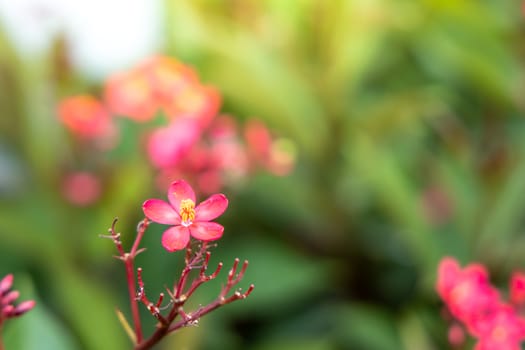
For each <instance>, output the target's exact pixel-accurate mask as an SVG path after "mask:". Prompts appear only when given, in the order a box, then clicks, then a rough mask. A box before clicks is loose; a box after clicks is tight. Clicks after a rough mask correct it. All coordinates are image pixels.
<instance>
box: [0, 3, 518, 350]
mask: <svg viewBox="0 0 525 350" xmlns="http://www.w3.org/2000/svg"><path fill="white" fill-rule="evenodd" d="M0 13H1V14H0V27H1V33H0V34H1V35H0V276H2V275H5V274H7V273H9V272H12V273H14V274H15V286H16V287H17V288H18V289H19V290H20V291H21V293H22V298H25V299H27V298H35V299H36V300H37V302H38V307H37V308H36V309H35V310H33V311H31V312H30V313H29V314H27V315H26V316H24V317H23V318H20V319H18V320H15V321H12V322H9V323H8V324H7V325H6V329H5V330H4V331H5V332H4V337H5V342H6V345H7V348H8V349H117V350H118V349H129V348H130V343H129V341H128V339H127V338H126V335H125V333H124V331H123V330H122V329H121V328H120V324H119V323H118V320H117V318H116V315H115V308H117V307H118V308H120V309H122V310H123V311H124V313H125V314H127V315H129V309H128V302H127V299H126V293H127V291H126V289H125V281H124V274H123V266H122V265H121V264H120V263H119V262H118V261H117V260H115V259H113V258H112V255H113V254H114V253H115V251H114V246H113V245H112V243H111V242H110V241H108V240H103V239H100V238H99V237H98V235H99V234H103V233H105V232H106V230H107V228H108V227H109V226H110V224H111V222H112V220H113V218H114V217H116V216H118V217H119V218H120V221H119V224H118V228H119V230H120V231H121V232H123V234H124V237H125V240H127V241H126V242H127V243H129V242H130V240H131V238H132V237H133V233H134V230H135V226H136V224H137V222H138V221H139V220H141V218H142V211H141V204H142V202H143V201H144V200H145V199H147V198H151V197H159V198H163V197H164V195H165V194H164V191H160V190H159V189H158V188H157V187H156V186H155V183H154V179H153V175H152V171H151V169H150V167H149V166H148V165H147V164H146V163H145V161H144V159H145V158H144V155H143V154H141V150H140V148H139V147H138V146H137V144H138V143H131V145H132V146H129V147H128V148H124V150H123V152H124V153H126V152H127V153H126V156H125V157H120V158H114V159H113V158H111V157H108V158H104V160H103V161H102V164H104V166H103V167H102V170H103V171H101V167H100V164H101V160H100V159H96V157H99V156H100V154H96V155H89V154H86V152H82V150H78V149H77V148H75V146H74V142H72V140H71V137H70V135H69V134H68V133H67V130H65V128H64V126H63V125H62V124H61V123H60V121H59V119H58V118H57V113H56V106H57V104H58V103H59V101H60V100H61V99H62V98H64V97H67V96H69V95H73V94H79V93H88V92H89V93H94V92H97V91H99V90H100V88H101V86H102V84H103V83H104V79H106V78H107V76H108V75H109V74H111V73H113V72H116V71H118V70H123V69H126V68H128V67H129V66H131V65H133V64H135V63H136V62H138V61H140V60H141V59H143V58H145V57H148V56H149V55H152V54H155V53H162V54H165V55H168V56H171V57H175V58H177V59H179V60H181V61H182V62H184V63H187V64H189V65H191V66H193V67H194V68H195V70H196V71H197V72H198V74H199V77H200V79H201V80H202V81H204V82H206V83H208V84H211V85H214V86H215V87H217V89H218V90H219V91H220V92H221V94H222V97H223V105H222V108H221V110H222V111H223V112H227V113H230V114H231V115H232V116H234V117H235V118H236V119H237V120H239V122H243V121H244V120H247V119H248V118H251V117H257V118H258V119H259V120H262V121H264V123H266V125H267V126H268V127H269V128H270V129H271V130H272V131H273V132H275V133H276V134H278V135H279V136H280V137H284V138H286V139H287V140H288V141H289V142H290V143H292V144H293V147H294V150H295V154H296V158H295V167H294V170H293V171H292V172H291V173H289V174H288V175H287V176H275V175H271V174H268V173H265V172H259V173H256V174H253V175H252V176H250V177H249V178H248V179H246V180H245V181H243V182H242V184H238V185H236V186H227V187H225V188H224V189H223V192H224V193H225V194H226V195H227V196H228V197H229V199H230V207H229V209H228V211H227V212H226V214H225V215H224V216H223V217H221V219H219V222H221V223H222V224H223V225H224V226H225V227H226V231H225V235H224V237H223V239H222V240H221V241H220V243H219V245H218V247H217V248H215V249H214V252H213V254H214V255H213V259H212V261H213V262H215V263H216V262H218V261H224V262H225V264H226V265H227V266H228V265H229V264H230V263H231V262H232V261H233V259H234V258H235V257H239V258H241V259H248V260H249V261H250V267H249V268H248V271H247V273H246V277H245V281H243V283H242V287H246V286H247V285H248V284H249V283H254V284H255V287H256V288H255V291H254V292H253V294H252V295H251V296H250V297H249V298H248V299H247V300H245V301H242V302H237V303H234V304H232V305H228V306H227V307H224V308H222V309H220V310H218V311H217V312H215V313H213V314H211V315H208V316H206V317H205V318H203V319H202V320H200V323H199V326H198V327H191V328H187V329H184V330H182V331H181V332H178V333H176V334H174V335H172V336H171V337H169V338H168V339H167V340H166V341H165V342H164V343H163V344H162V345H161V346H159V347H158V348H159V349H257V350H273V349H276V350H277V349H302V350H317V349H352V350H356V349H363V350H395V349H410V350H430V349H448V348H450V346H449V345H448V342H447V325H448V320H447V319H446V318H444V317H443V312H442V305H441V303H440V301H439V300H438V298H437V296H436V294H435V292H434V281H435V275H436V267H437V264H438V262H439V260H440V259H441V257H443V256H445V255H452V256H455V257H456V258H458V259H459V260H460V261H461V262H463V263H466V262H471V261H479V262H482V263H484V264H486V265H487V266H488V268H489V270H490V272H491V279H492V281H493V282H494V283H495V284H496V285H498V286H499V287H500V288H501V289H502V290H503V291H505V290H506V288H507V287H506V281H507V279H508V277H509V275H510V273H511V272H512V271H514V270H517V269H520V268H525V258H524V254H523V253H524V252H525V240H524V236H523V227H524V221H525V211H524V208H525V119H524V118H525V116H524V113H525V99H524V95H525V65H524V63H523V62H524V57H523V56H524V54H525V39H524V34H525V26H524V20H523V11H522V4H521V2H520V1H506V0H505V1H442V0H422V1H410V0H340V1H338V0H335V1H323V0H317V1H316V0H299V1H281V0H264V1H261V0H197V1H189V0H178V1H170V0H165V1H160V0H158V1H139V0H135V1H123V0H122V1H118V0H112V1H102V0H101V1H90V2H89V4H85V3H82V2H81V1H58V0H55V1H51V0H48V1H44V0H40V1H37V0H24V1H16V2H15V1H9V0H4V1H0ZM132 132H135V133H136V130H135V131H133V130H131V131H130V133H132ZM133 135H135V134H130V136H128V137H134V136H133ZM133 147H135V148H133ZM93 164H97V167H98V168H97V169H98V171H99V174H100V176H101V179H102V183H103V193H102V195H101V198H100V199H99V200H98V201H97V202H96V203H95V204H92V205H89V206H75V205H72V204H71V203H70V202H68V200H67V199H66V198H65V197H64V195H63V191H62V190H61V188H62V187H61V186H62V181H63V178H64V174H65V172H66V171H67V170H68V169H70V168H76V169H82V170H90V169H91V168H90V167H92V166H93ZM161 232H162V227H160V226H159V225H152V227H151V229H150V230H149V231H148V233H147V235H146V237H145V240H144V246H147V247H148V250H147V251H146V252H145V253H144V254H142V255H140V256H139V257H138V260H137V265H138V266H142V267H143V268H144V271H145V280H146V285H147V287H148V288H150V290H151V291H152V293H153V294H154V293H155V291H161V290H162V289H163V286H164V285H166V284H170V283H171V281H173V279H174V278H176V277H177V276H178V274H179V270H180V267H181V264H182V254H169V253H167V252H166V251H164V250H163V249H162V247H161V246H160V244H159V242H160V234H161ZM126 235H127V236H126ZM126 237H127V238H126ZM224 278H225V273H223V274H222V275H221V276H220V277H219V278H218V281H216V283H215V282H214V283H210V284H209V285H207V286H205V287H203V290H202V291H201V293H199V294H197V295H196V296H195V298H196V300H195V305H196V306H198V304H199V303H202V304H205V303H206V302H208V301H210V300H212V299H213V298H214V297H215V296H216V295H217V293H218V291H219V289H220V283H221V280H224ZM144 320H145V321H144V322H146V323H147V324H148V325H149V327H151V328H152V327H153V324H154V322H153V321H152V320H150V318H149V317H148V315H147V314H146V313H144ZM151 328H150V329H151ZM470 347H471V343H467V344H465V347H464V348H465V349H469V348H470Z"/></svg>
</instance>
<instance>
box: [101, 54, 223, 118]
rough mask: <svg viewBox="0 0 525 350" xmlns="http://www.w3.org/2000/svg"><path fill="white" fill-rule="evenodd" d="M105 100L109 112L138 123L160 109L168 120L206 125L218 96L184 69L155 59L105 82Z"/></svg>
mask: <svg viewBox="0 0 525 350" xmlns="http://www.w3.org/2000/svg"><path fill="white" fill-rule="evenodd" d="M105 100H106V102H107V104H108V105H109V107H110V109H111V111H112V112H114V113H116V114H119V115H122V116H124V117H128V118H131V119H134V120H135V121H137V122H145V121H149V120H151V119H152V118H153V117H154V116H155V113H156V112H157V111H158V110H159V109H161V110H163V111H164V112H165V113H166V115H167V117H168V119H171V120H175V119H177V118H179V117H181V116H183V117H191V118H193V119H196V120H198V121H199V124H201V126H205V125H207V124H209V122H210V121H211V119H213V117H214V116H215V115H216V114H217V112H218V110H219V106H220V100H221V99H220V95H219V93H218V92H217V91H216V90H215V89H214V88H211V87H207V86H203V85H201V84H200V82H199V81H198V77H197V74H196V73H195V72H194V70H193V69H191V68H190V67H188V66H187V65H185V64H183V63H181V62H179V61H177V60H175V59H173V58H170V57H166V56H154V57H152V58H150V59H148V60H146V61H144V62H142V63H141V64H139V65H138V66H136V67H133V68H132V69H130V70H128V71H125V72H122V73H119V74H116V75H114V76H112V77H111V78H109V79H108V80H107V83H106V86H105Z"/></svg>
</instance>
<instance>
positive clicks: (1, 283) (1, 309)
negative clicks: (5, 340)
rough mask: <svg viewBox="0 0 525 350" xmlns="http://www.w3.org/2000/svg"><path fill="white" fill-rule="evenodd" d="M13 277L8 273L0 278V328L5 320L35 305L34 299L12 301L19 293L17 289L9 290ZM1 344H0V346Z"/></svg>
mask: <svg viewBox="0 0 525 350" xmlns="http://www.w3.org/2000/svg"><path fill="white" fill-rule="evenodd" d="M13 280H14V277H13V275H12V274H9V275H7V276H5V277H4V278H2V279H1V280H0V329H1V328H2V324H3V322H4V321H5V320H7V319H9V318H13V317H17V316H21V315H23V314H25V313H26V312H28V311H29V310H31V309H32V308H33V307H34V306H35V301H34V300H26V301H23V302H21V303H20V304H18V305H16V306H15V305H14V304H13V303H14V302H15V301H16V299H18V297H19V296H20V293H19V292H18V291H17V290H11V287H12V286H13ZM1 346H2V344H0V347H1Z"/></svg>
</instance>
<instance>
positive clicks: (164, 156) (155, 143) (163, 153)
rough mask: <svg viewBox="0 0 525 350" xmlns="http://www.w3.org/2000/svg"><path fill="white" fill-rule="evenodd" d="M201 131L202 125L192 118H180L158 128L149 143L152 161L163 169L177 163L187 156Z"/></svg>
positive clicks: (148, 149)
mask: <svg viewBox="0 0 525 350" xmlns="http://www.w3.org/2000/svg"><path fill="white" fill-rule="evenodd" d="M201 133H202V130H201V127H200V126H199V124H198V123H197V122H196V121H195V120H194V119H192V118H179V119H176V120H174V121H173V122H172V123H171V124H170V125H168V126H167V127H164V128H158V129H156V130H155V131H153V133H152V134H151V135H150V137H149V139H148V144H147V153H148V156H149V159H150V161H151V163H152V164H153V165H154V166H155V167H157V168H161V169H162V168H168V167H173V166H175V165H177V164H178V163H179V162H180V160H181V159H182V158H184V157H186V156H187V154H188V152H189V150H190V148H191V147H192V146H193V145H194V144H195V143H196V142H197V140H198V139H199V137H200V136H201Z"/></svg>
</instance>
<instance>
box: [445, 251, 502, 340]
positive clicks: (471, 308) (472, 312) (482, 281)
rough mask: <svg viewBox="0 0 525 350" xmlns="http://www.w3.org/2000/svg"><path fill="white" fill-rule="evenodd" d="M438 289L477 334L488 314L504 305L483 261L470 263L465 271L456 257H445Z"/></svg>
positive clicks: (455, 311)
mask: <svg viewBox="0 0 525 350" xmlns="http://www.w3.org/2000/svg"><path fill="white" fill-rule="evenodd" d="M436 289H437V292H438V294H439V295H440V297H441V298H442V299H443V301H444V302H445V304H446V305H447V307H448V309H449V310H450V312H451V313H452V315H453V316H454V317H456V318H457V319H458V320H460V321H462V322H464V323H465V325H466V326H467V328H468V329H469V331H470V332H471V333H472V334H476V333H477V328H478V327H479V326H480V322H482V321H483V320H484V316H486V315H487V314H488V313H490V312H492V311H493V310H496V309H497V308H498V307H499V305H500V298H499V293H498V291H497V290H496V289H495V288H494V287H492V286H491V284H490V282H489V278H488V273H487V270H486V269H485V267H484V266H482V265H480V264H470V265H468V266H467V267H465V269H463V270H462V269H461V268H460V266H459V264H458V262H457V261H456V260H455V259H453V258H450V257H446V258H444V259H442V260H441V262H440V264H439V268H438V280H437V285H436Z"/></svg>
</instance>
